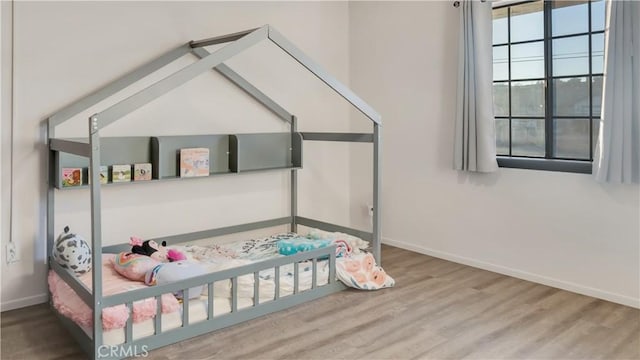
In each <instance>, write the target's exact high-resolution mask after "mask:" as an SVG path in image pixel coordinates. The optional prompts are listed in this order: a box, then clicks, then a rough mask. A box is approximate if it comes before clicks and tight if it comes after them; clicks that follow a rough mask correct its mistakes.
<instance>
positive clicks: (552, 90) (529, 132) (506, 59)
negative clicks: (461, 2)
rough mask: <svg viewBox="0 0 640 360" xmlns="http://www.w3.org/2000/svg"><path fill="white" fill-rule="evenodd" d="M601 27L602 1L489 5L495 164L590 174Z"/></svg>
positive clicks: (600, 72)
mask: <svg viewBox="0 0 640 360" xmlns="http://www.w3.org/2000/svg"><path fill="white" fill-rule="evenodd" d="M604 26H605V2H604V0H592V1H589V0H582V1H569V0H561V1H550V0H547V1H541V0H538V1H528V2H524V3H518V4H514V5H508V6H503V7H496V8H494V9H493V95H494V114H495V118H496V145H497V151H498V163H499V164H500V166H505V167H520V168H533V169H545V170H559V171H574V172H591V161H592V160H593V151H594V148H595V142H596V139H597V134H598V126H599V121H600V108H601V102H602V80H603V71H604V69H603V62H604V61H603V60H604Z"/></svg>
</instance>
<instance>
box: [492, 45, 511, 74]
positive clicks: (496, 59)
mask: <svg viewBox="0 0 640 360" xmlns="http://www.w3.org/2000/svg"><path fill="white" fill-rule="evenodd" d="M508 79H509V49H508V46H494V47H493V80H508Z"/></svg>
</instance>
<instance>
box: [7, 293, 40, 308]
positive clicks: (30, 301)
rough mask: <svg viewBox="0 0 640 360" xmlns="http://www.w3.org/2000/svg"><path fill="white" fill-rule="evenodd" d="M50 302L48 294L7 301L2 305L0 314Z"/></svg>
mask: <svg viewBox="0 0 640 360" xmlns="http://www.w3.org/2000/svg"><path fill="white" fill-rule="evenodd" d="M48 300H49V296H48V295H47V294H39V295H33V296H28V297H24V298H20V299H15V300H9V301H5V302H3V303H2V304H0V312H5V311H9V310H15V309H20V308H23V307H27V306H31V305H38V304H42V303H46V302H47V301H48Z"/></svg>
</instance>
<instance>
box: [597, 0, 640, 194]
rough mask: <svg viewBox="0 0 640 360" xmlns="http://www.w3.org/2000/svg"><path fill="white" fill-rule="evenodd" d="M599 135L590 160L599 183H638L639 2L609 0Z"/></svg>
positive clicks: (639, 108) (639, 174)
mask: <svg viewBox="0 0 640 360" xmlns="http://www.w3.org/2000/svg"><path fill="white" fill-rule="evenodd" d="M608 6H609V7H608V12H607V13H608V14H609V16H608V20H607V35H606V37H605V38H606V40H605V41H606V43H605V74H604V75H605V77H604V95H603V101H602V120H601V122H600V133H599V134H598V142H597V145H596V150H595V153H594V158H593V175H594V176H595V178H596V180H597V181H599V182H609V183H639V182H640V2H638V1H620V0H616V1H609V4H608Z"/></svg>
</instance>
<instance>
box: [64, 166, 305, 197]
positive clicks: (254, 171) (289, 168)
mask: <svg viewBox="0 0 640 360" xmlns="http://www.w3.org/2000/svg"><path fill="white" fill-rule="evenodd" d="M298 169H302V167H299V166H290V167H286V166H285V167H272V168H264V169H250V170H243V171H240V172H233V171H227V172H224V171H220V172H213V173H210V174H209V176H194V177H179V176H166V177H163V178H161V179H151V180H144V181H123V182H115V183H114V182H109V183H106V184H102V186H106V187H111V186H122V185H133V184H135V185H139V184H148V183H154V184H155V183H158V182H167V181H181V180H187V181H188V180H194V179H209V178H212V177H219V176H228V175H242V174H247V173H257V172H268V171H278V170H298ZM88 188H89V185H88V184H83V185H80V186H68V187H57V188H56V189H57V190H62V191H66V190H79V189H88Z"/></svg>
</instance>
